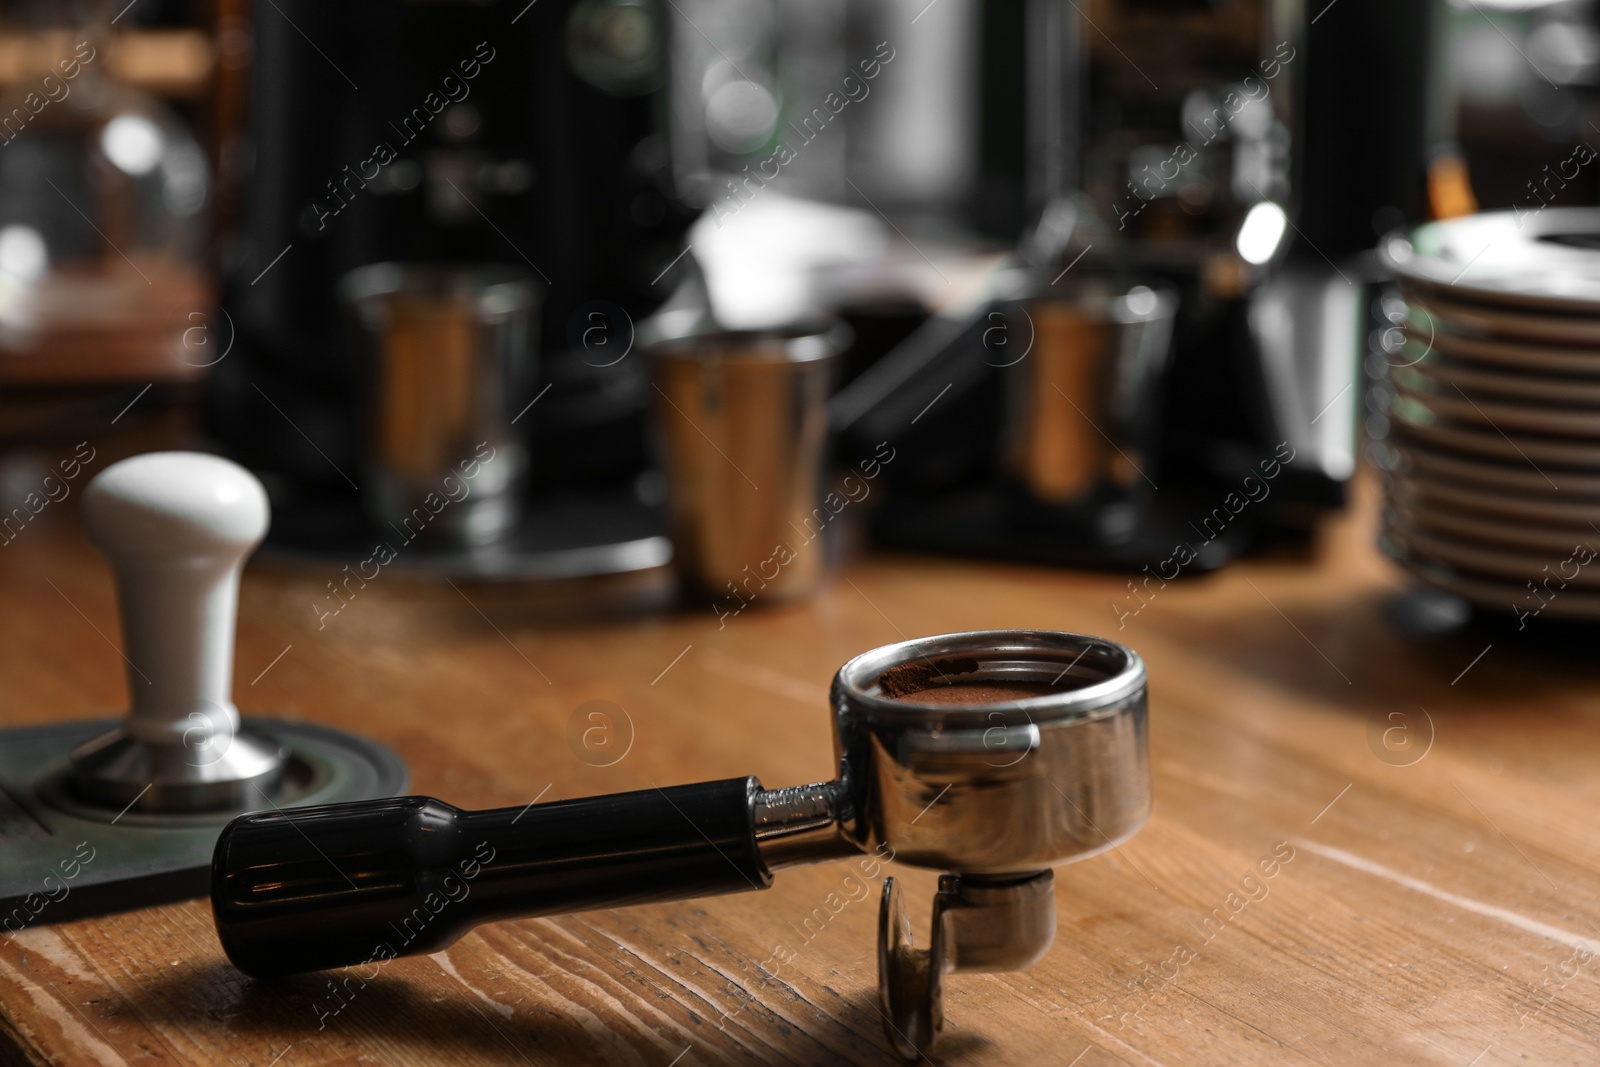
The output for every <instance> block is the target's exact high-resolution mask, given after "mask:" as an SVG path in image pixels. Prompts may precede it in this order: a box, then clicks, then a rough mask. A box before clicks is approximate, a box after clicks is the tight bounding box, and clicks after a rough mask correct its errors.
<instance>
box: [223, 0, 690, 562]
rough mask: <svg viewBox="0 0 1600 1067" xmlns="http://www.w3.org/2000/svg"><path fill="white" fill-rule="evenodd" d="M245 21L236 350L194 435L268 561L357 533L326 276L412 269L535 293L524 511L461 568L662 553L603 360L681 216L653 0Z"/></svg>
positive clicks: (666, 259) (231, 251) (403, 8)
mask: <svg viewBox="0 0 1600 1067" xmlns="http://www.w3.org/2000/svg"><path fill="white" fill-rule="evenodd" d="M253 17H254V69H253V81H252V86H251V102H250V116H249V120H248V135H247V138H246V146H247V147H246V150H245V158H244V159H243V160H242V169H243V171H244V173H245V190H246V191H245V196H244V198H243V199H244V205H245V206H244V210H243V212H242V217H241V220H240V224H239V228H238V231H237V232H236V233H235V234H233V235H232V237H231V239H230V241H229V243H228V246H227V250H226V254H225V262H224V279H225V281H224V293H223V298H222V308H223V311H224V313H225V321H226V325H227V326H230V327H231V329H232V344H233V347H232V348H231V350H230V352H229V354H228V356H227V357H226V358H224V359H222V360H221V361H219V362H217V363H216V365H215V366H214V367H213V368H212V377H211V379H210V381H209V384H208V397H207V413H208V420H207V428H208V430H209V431H210V432H211V433H212V434H213V435H214V436H215V437H216V438H217V439H218V440H219V441H220V442H221V443H222V444H223V445H224V446H225V447H226V448H227V449H228V450H229V451H230V452H231V453H232V454H233V455H234V456H235V457H236V458H238V459H240V460H241V461H242V462H244V463H245V464H246V465H247V466H249V467H250V468H251V469H252V470H254V471H255V472H256V473H258V474H259V475H260V476H261V478H262V479H263V481H264V482H265V483H266V485H267V486H268V489H269V492H270V493H271V494H272V497H273V505H274V509H275V513H276V515H277V520H276V521H275V522H274V525H273V529H272V532H271V534H270V536H269V539H268V542H267V545H266V546H265V547H264V549H263V555H264V556H270V555H272V554H274V553H277V554H279V555H282V554H285V553H288V554H295V553H301V554H305V553H318V552H321V553H330V552H331V553H335V554H337V553H338V552H339V551H341V550H353V549H356V548H361V549H363V550H370V549H371V541H370V538H369V532H370V529H371V527H372V525H373V524H372V521H371V519H370V517H368V516H365V515H364V514H363V510H362V507H361V502H360V499H359V496H360V494H359V492H358V490H357V488H356V486H357V485H362V484H364V482H365V479H363V478H362V477H361V475H360V473H359V471H360V469H361V466H362V457H363V446H362V435H363V433H364V432H366V431H365V429H364V426H363V419H362V415H361V410H362V397H361V390H362V389H363V388H364V385H365V383H364V381H363V369H362V367H361V366H360V365H359V361H358V360H357V359H356V358H354V355H353V354H354V353H355V352H356V351H357V350H358V348H359V344H358V338H356V337H355V336H354V335H353V331H354V330H355V329H356V326H355V325H353V323H352V316H351V314H350V311H349V309H348V308H347V307H345V306H343V305H342V303H341V298H340V295H339V294H340V288H339V285H340V279H341V278H342V277H344V276H345V275H346V274H347V273H348V272H351V271H353V270H355V269H356V268H360V267H363V266H368V265H373V264H379V263H396V264H408V263H417V262H428V263H447V264H449V263H459V264H470V265H472V266H473V267H474V268H475V269H479V270H494V269H496V268H505V269H510V268H515V269H516V270H517V271H519V272H521V273H522V274H524V275H526V276H527V277H528V278H529V279H530V281H531V284H532V285H533V286H534V287H536V288H537V289H538V305H539V306H538V308H537V312H536V316H535V317H536V328H535V336H534V344H533V346H532V347H533V348H534V349H535V350H536V351H537V353H538V358H537V368H536V371H535V373H533V374H531V375H526V376H524V377H525V378H526V380H525V381H520V382H518V383H517V384H516V386H515V389H516V392H517V396H516V397H515V398H510V397H508V398H506V399H507V401H508V402H509V401H510V400H512V399H515V400H516V401H518V402H517V403H516V404H515V406H513V407H511V408H510V414H511V416H513V417H514V416H516V415H517V414H518V412H519V409H520V410H521V411H523V412H526V414H525V415H524V417H523V418H522V419H521V420H520V421H518V423H517V426H516V429H517V431H519V432H522V433H525V434H526V436H527V439H528V449H527V455H528V471H527V475H528V478H527V481H528V484H529V486H530V489H529V492H530V493H532V494H534V495H535V496H536V497H537V498H538V499H539V500H540V501H542V502H543V504H542V505H541V507H542V508H543V510H539V509H537V508H536V509H535V512H534V513H531V514H530V516H529V519H528V522H527V525H529V526H531V527H535V528H536V529H533V530H532V531H530V533H529V537H530V538H532V540H531V541H530V540H528V539H526V538H525V539H524V541H523V542H520V543H519V542H518V541H517V539H516V537H515V536H513V537H512V539H511V541H510V547H509V548H506V549H505V550H503V551H501V552H500V553H499V555H491V556H486V557H481V558H480V557H472V558H470V559H457V560H455V561H454V564H455V567H456V569H457V571H458V572H462V571H465V572H466V573H473V572H474V569H475V568H476V569H477V570H479V571H480V572H482V573H487V574H491V575H499V576H515V575H517V574H530V573H531V574H543V573H546V572H549V573H564V572H566V571H571V570H572V569H573V568H577V570H578V571H580V572H581V571H584V570H589V571H593V570H605V569H628V568H630V567H633V566H636V565H639V564H640V563H645V564H648V563H651V562H656V563H659V562H660V561H661V557H662V556H663V554H664V552H665V548H664V545H665V542H664V539H663V538H662V537H661V533H662V530H663V528H664V526H663V520H662V519H661V516H660V513H659V500H658V499H657V500H654V502H653V503H652V502H651V500H649V499H644V498H641V496H640V495H639V493H637V492H636V491H635V489H636V486H635V479H636V476H637V475H638V474H639V473H640V471H641V470H642V469H643V468H644V465H645V461H644V447H645V445H644V432H643V425H644V412H645V409H646V405H647V402H648V394H649V385H648V376H647V375H646V374H645V372H644V370H643V368H642V366H641V363H640V361H639V359H638V358H637V357H635V358H633V359H627V358H621V357H622V356H623V355H625V354H626V353H627V351H628V350H629V348H630V346H631V344H632V339H633V331H634V324H635V323H636V322H637V321H638V320H640V319H642V318H643V317H644V316H645V315H646V314H647V313H648V312H649V311H650V310H652V308H653V307H654V306H655V304H657V303H659V301H660V299H661V298H662V297H664V296H665V295H666V293H667V292H669V291H670V286H671V284H672V282H673V280H674V278H673V276H672V275H670V274H667V275H665V276H664V270H665V268H667V267H669V266H670V265H671V263H672V261H673V259H674V258H675V257H676V256H677V255H678V253H679V251H680V250H681V239H682V234H683V232H684V229H685V228H686V226H687V224H688V222H689V221H690V220H691V219H692V218H693V216H694V214H695V212H694V210H693V209H691V208H689V207H687V206H686V205H685V204H684V203H683V202H682V201H681V200H680V199H679V198H678V197H677V196H676V194H675V192H674V190H673V189H672V187H671V183H670V180H669V178H670V168H669V165H668V152H667V145H666V142H665V140H664V139H663V137H662V136H661V135H660V132H659V131H660V123H659V122H658V120H657V113H658V111H659V110H660V107H661V100H660V95H661V90H662V85H663V79H662V75H661V71H662V62H663V60H662V56H663V53H664V48H665V41H664V34H665V29H664V25H663V21H662V18H661V12H660V8H659V5H657V4H655V3H653V2H649V0H557V2H555V3H550V2H545V3H540V4H528V3H527V2H526V0H491V2H487V3H473V4H460V3H449V2H428V0H423V2H412V0H406V2H401V0H357V2H354V3H347V4H335V5H328V4H320V3H312V2H307V0H284V2H282V3H278V4H260V5H255V11H254V16H253ZM541 390H543V392H541ZM535 398H537V399H538V403H537V406H536V407H533V408H531V409H530V408H528V406H527V405H528V404H529V403H530V402H532V401H533V400H534V399H535ZM469 453H470V446H469ZM463 458H469V457H463ZM646 496H648V494H646ZM391 536H392V535H391ZM540 537H543V538H544V541H539V540H538V539H539V538H540ZM607 546H610V547H612V548H616V549H618V551H615V552H612V553H611V554H610V555H609V556H608V555H606V554H605V552H604V551H603V550H605V549H606V548H607ZM641 549H642V550H643V551H642V553H641ZM588 550H599V554H598V555H597V554H596V552H595V551H588ZM585 551H588V554H587V555H585V554H584V552H585ZM435 556H437V554H435ZM408 558H409V560H411V561H418V560H426V559H427V558H429V557H428V555H427V554H426V553H409V554H408ZM541 560H542V561H544V562H543V564H541ZM402 562H405V561H402ZM541 566H543V567H544V569H543V570H541ZM552 567H553V568H554V570H553V571H551V568H552Z"/></svg>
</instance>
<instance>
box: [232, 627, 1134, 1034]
mask: <svg viewBox="0 0 1600 1067" xmlns="http://www.w3.org/2000/svg"><path fill="white" fill-rule="evenodd" d="M1145 690H1146V684H1145V668H1144V664H1143V662H1142V661H1141V660H1140V659H1139V657H1138V655H1137V654H1136V653H1134V652H1133V651H1132V650H1130V649H1127V648H1124V647H1123V646H1121V645H1118V644H1115V643H1113V642H1111V641H1106V640H1103V639H1101V638H1098V637H1088V636H1084V635H1080V634H1070V633H1054V632H1049V631H1039V630H998V631H978V632H972V633H958V634H946V635H943V636H939V637H927V638H920V639H917V640H912V641H903V642H900V643H898V644H893V645H886V646H884V647H882V648H878V649H874V650H873V651H871V652H867V653H864V654H863V655H860V656H857V657H856V658H855V659H853V660H851V661H850V662H849V663H847V664H845V665H844V666H843V667H842V668H840V670H839V672H838V674H837V675H836V676H835V677H834V681H833V689H832V694H831V702H832V705H833V716H834V747H835V751H836V753H837V755H838V759H839V777H838V778H837V779H835V780H834V781H831V782H821V783H817V784H814V785H805V786H792V787H788V788H783V789H771V790H769V789H763V788H762V787H761V785H760V783H759V782H757V781H756V780H755V779H754V778H732V779H728V780H725V781H719V782H704V783H700V784H695V785H684V786H673V787H671V788H666V789H648V790H641V791H639V792H634V793H619V794H615V795H612V796H602V797H592V798H588V799H581V800H564V801H556V802H552V803H548V804H536V805H532V806H529V807H525V808H517V807H512V808H503V809H497V810H493V811H461V810H459V809H456V808H454V807H451V806H450V805H448V804H444V803H442V802H440V801H437V800H434V799H431V798H429V797H399V798H394V799H390V800H381V801H372V802H366V803H355V804H337V805H328V806H323V807H316V808H303V809H299V810H296V811H287V812H260V813H256V814H252V815H245V816H242V817H240V818H238V819H235V820H234V821H233V822H232V823H231V824H230V825H229V826H228V828H227V829H226V830H224V831H223V833H222V836H221V837H220V838H219V839H218V841H217V848H216V853H215V856H214V858H213V861H212V874H211V877H212V881H211V901H212V908H213V912H214V914H215V917H216V923H217V933H218V935H219V937H220V938H221V941H222V945H223V948H224V949H225V950H226V951H227V953H228V957H229V958H230V959H231V960H233V962H234V964H235V965H236V966H238V967H239V968H240V969H241V970H243V971H245V972H246V973H249V974H252V975H255V976H258V977H272V976H276V975H283V974H291V973H295V972H299V971H309V970H319V969H324V968H330V967H339V966H346V965H356V964H362V965H371V964H374V963H376V962H379V961H382V960H386V959H391V958H393V957H395V956H400V955H407V954H411V953H419V952H436V951H438V950H439V949H441V948H443V947H444V946H446V945H449V944H450V943H451V942H453V941H454V940H455V939H456V938H458V937H460V936H461V935H462V934H463V933H465V932H466V931H467V930H469V929H470V928H471V927H473V926H474V925H476V924H478V923H481V922H489V921H493V920H497V919H507V918H514V917H523V916H537V915H552V914H559V913H563V912H573V911H586V910H591V909H595V908H610V907H620V906H624V905H629V904H642V903H646V902H651V901H665V900H682V899H688V898H691V897H698V896H706V895H712V894H719V893H733V892H741V891H743V890H748V889H764V888H766V887H768V886H769V885H771V883H772V877H773V873H774V872H775V871H778V870H781V869H783V868H785V867H793V866H797V865H800V864H806V863H816V862H821V861H826V860H833V859H843V858H847V857H851V856H858V855H860V854H862V853H865V852H874V851H876V852H878V854H880V855H883V856H886V857H887V856H892V857H893V859H895V860H896V861H899V862H902V863H908V864H912V865H914V866H918V867H926V868H933V869H936V870H940V871H944V872H948V873H945V874H944V875H943V876H942V877H941V878H940V881H939V890H938V893H937V895H936V896H935V898H934V904H933V923H932V928H931V935H930V937H929V938H928V941H927V946H926V947H917V946H916V945H915V944H914V943H913V939H912V936H911V924H910V921H909V919H908V918H907V916H906V914H905V908H904V904H903V901H902V896H901V892H900V889H899V887H898V885H897V884H896V882H895V880H894V879H893V878H887V879H885V880H884V886H883V896H882V901H881V906H880V911H879V922H878V984H879V993H880V997H881V1000H882V1005H883V1014H884V1018H885V1031H886V1033H887V1034H888V1037H889V1040H890V1042H891V1043H892V1044H893V1045H894V1047H895V1048H896V1050H897V1051H899V1052H900V1053H901V1054H902V1055H903V1056H905V1057H906V1058H907V1059H915V1058H917V1057H918V1056H919V1055H921V1053H922V1052H923V1051H924V1050H926V1049H927V1048H928V1047H929V1046H930V1045H931V1044H932V1043H933V1041H934V1039H935V1037H936V1036H937V1035H938V1033H939V1030H940V1028H941V1026H942V1024H943V1006H942V1005H943V995H942V994H943V983H944V979H945V976H946V975H949V974H957V973H963V972H981V971H1010V970H1019V969H1022V968H1025V967H1028V966H1029V965H1031V964H1032V963H1034V962H1035V961H1037V960H1038V959H1039V958H1040V957H1041V956H1042V955H1044V953H1045V952H1046V951H1047V950H1048V949H1049V947H1050V944H1051V942H1052V941H1053V939H1054V937H1055V926H1056V921H1055V892H1054V883H1053V877H1052V874H1051V870H1050V869H1051V868H1052V867H1053V866H1055V865H1056V864H1060V863H1067V862H1070V861H1072V860H1077V859H1082V858H1084V857H1086V856H1092V855H1095V854H1097V853H1099V852H1103V851H1105V850H1106V849H1109V848H1112V847H1114V846H1115V845H1117V844H1119V843H1121V842H1122V841H1124V840H1126V839H1127V838H1128V837H1129V836H1131V835H1132V834H1133V833H1134V832H1135V831H1136V830H1138V828H1139V827H1140V826H1141V825H1143V823H1144V821H1145V819H1146V818H1147V817H1148V815H1149V812H1150V772H1149V759H1148V754H1147V743H1146V693H1145Z"/></svg>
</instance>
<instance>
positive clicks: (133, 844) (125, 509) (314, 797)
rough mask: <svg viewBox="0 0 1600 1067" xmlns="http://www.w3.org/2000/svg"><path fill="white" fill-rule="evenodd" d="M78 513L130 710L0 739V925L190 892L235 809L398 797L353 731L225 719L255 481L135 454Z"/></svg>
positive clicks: (252, 538) (90, 493)
mask: <svg viewBox="0 0 1600 1067" xmlns="http://www.w3.org/2000/svg"><path fill="white" fill-rule="evenodd" d="M82 515H83V520H84V523H85V525H86V527H87V529H88V534H89V538H90V540H91V541H92V542H93V543H94V544H95V545H96V546H97V547H99V548H100V550H101V551H102V552H104V553H105V555H106V556H107V557H108V558H109V560H110V562H111V567H112V571H113V572H114V575H115V579H116V588H117V601H118V606H119V609H120V615H121V621H122V627H121V630H122V642H121V649H120V651H121V654H122V657H123V659H124V661H125V662H126V667H127V671H126V674H127V680H128V706H129V710H128V713H127V715H126V716H124V717H123V718H122V719H121V721H119V722H105V721H99V722H95V721H90V722H54V723H47V724H45V725H39V726H25V727H19V728H16V729H10V730H4V731H0V926H3V927H4V928H5V929H6V930H10V931H15V930H18V929H21V928H23V927H26V926H28V925H30V924H33V923H44V922H58V921H61V920H65V919H71V918H76V917H79V916H82V915H93V914H97V913H101V912H106V911H114V910H118V909H122V908H131V907H143V906H146V905H149V904H158V903H164V902H166V901H170V900H180V899H183V898H185V897H192V896H198V895H200V894H202V893H204V892H205V888H206V884H207V877H206V876H207V871H208V864H209V860H210V857H211V852H212V848H213V846H214V845H215V844H216V835H217V832H218V831H219V830H220V829H221V828H222V827H223V826H224V825H225V824H226V822H227V821H228V819H230V818H232V817H233V816H235V815H237V814H238V813H239V812H241V811H251V810H256V809H283V808H289V807H292V806H293V805H296V804H321V803H329V802H337V801H352V800H365V799H369V798H372V797H383V796H393V795H394V794H395V793H397V792H399V791H401V790H403V789H404V788H405V782H406V774H405V767H404V765H403V764H402V763H401V762H400V761H399V759H398V758H396V757H395V756H394V754H393V753H391V752H389V751H388V750H387V749H385V748H383V747H382V746H379V745H375V744H373V743H372V742H370V741H366V740H365V739H363V738H359V737H354V736H352V735H350V734H346V733H343V732H342V731H338V730H332V729H329V728H327V727H323V726H317V725H314V724H312V723H304V722H284V721H278V720H272V719H251V720H246V721H244V722H243V723H241V721H240V718H239V711H238V709H237V708H235V707H234V704H233V696H232V689H233V645H234V627H235V615H236V612H237V608H238V600H239V573H240V570H241V568H242V567H243V566H244V562H245V558H246V557H247V556H248V555H249V554H250V552H251V550H252V549H254V548H255V546H256V545H257V544H259V543H260V541H261V538H262V536H263V535H264V534H265V533H266V530H267V524H268V521H269V508H268V504H267V494H266V492H265V490H264V489H263V488H262V486H261V483H260V482H259V481H257V480H256V478H255V476H254V475H253V474H251V473H250V472H249V471H247V470H245V469H244V468H243V467H240V466H238V465H237V464H234V463H231V462H229V461H228V460H225V459H222V458H220V457H218V456H212V455H206V454H203V453H199V452H152V453H146V454H144V455H139V456H134V457H132V458H129V459H125V460H122V461H121V462H118V463H115V464H112V465H111V466H109V467H107V468H106V469H105V470H103V471H101V472H100V473H99V474H98V475H97V476H96V477H95V478H94V480H93V481H91V482H90V483H89V484H88V486H87V487H85V489H84V491H83V501H82ZM307 614H308V616H309V614H310V612H309V611H308V612H307ZM95 647H98V646H95ZM287 651H288V650H287V649H286V650H285V652H287ZM280 669H281V668H280ZM74 856H76V861H75V862H73V863H71V864H68V867H69V868H70V869H71V871H72V872H73V873H72V874H71V877H70V879H67V878H65V877H64V875H63V874H62V870H61V868H62V864H63V861H64V860H65V859H71V858H72V857H74ZM85 857H90V858H89V859H87V860H86V859H85Z"/></svg>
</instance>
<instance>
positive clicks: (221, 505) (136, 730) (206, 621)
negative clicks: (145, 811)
mask: <svg viewBox="0 0 1600 1067" xmlns="http://www.w3.org/2000/svg"><path fill="white" fill-rule="evenodd" d="M268 517H269V509H268V505H267V493H266V490H265V489H264V488H263V487H262V485H261V482H260V481H259V480H258V479H257V478H256V476H255V475H253V474H251V473H250V472H249V471H247V470H245V469H244V468H243V467H241V466H239V465H238V464H237V463H232V462H230V461H228V460H226V459H222V458H220V457H218V456H211V455H206V454H204V453H201V452H150V453H146V454H144V455H141V456H134V457H132V458H131V459H125V460H122V461H121V462H119V463H115V464H112V465H111V466H110V467H107V468H106V469H105V470H104V471H102V472H101V473H100V474H99V475H97V476H96V477H95V479H94V480H93V481H92V482H90V483H89V486H88V488H87V489H86V490H85V491H84V496H83V521H84V525H85V526H86V527H87V529H88V533H89V538H90V540H92V541H93V542H94V544H95V545H96V546H97V547H98V548H99V549H100V550H101V551H102V552H104V553H105V555H106V556H107V558H108V559H109V560H110V561H111V566H112V569H113V570H114V571H115V572H116V582H117V595H118V601H119V604H120V607H121V615H122V634H123V644H124V646H125V649H126V652H125V655H126V656H127V659H128V664H129V666H128V690H129V694H130V697H131V701H132V711H131V714H130V716H129V718H128V721H127V722H126V723H125V724H124V727H123V733H124V734H125V736H127V737H128V738H129V739H130V740H132V741H135V742H139V743H142V744H146V745H154V746H177V747H182V748H187V749H190V750H204V749H207V748H210V747H211V746H213V745H217V744H224V745H225V744H227V743H228V742H229V741H230V740H231V739H232V737H233V735H234V734H235V733H236V732H237V731H238V728H239V712H238V709H236V708H235V707H234V705H233V699H232V690H233V640H234V621H235V614H236V611H237V607H238V601H239V572H240V570H241V569H242V568H243V566H244V561H245V558H246V557H247V556H248V555H249V554H250V552H251V551H252V550H254V549H255V547H256V546H257V545H258V544H260V543H261V539H262V538H263V537H265V536H266V532H267V523H268Z"/></svg>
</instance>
